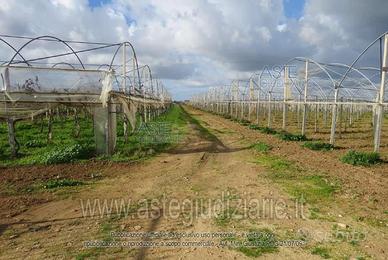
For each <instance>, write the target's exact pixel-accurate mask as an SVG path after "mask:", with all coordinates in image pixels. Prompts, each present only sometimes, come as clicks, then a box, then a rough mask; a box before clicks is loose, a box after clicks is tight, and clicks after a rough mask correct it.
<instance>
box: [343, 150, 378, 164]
mask: <svg viewBox="0 0 388 260" xmlns="http://www.w3.org/2000/svg"><path fill="white" fill-rule="evenodd" d="M341 161H342V162H343V163H347V164H351V165H355V166H371V165H374V164H378V163H381V161H382V160H381V159H380V155H379V154H378V153H374V152H358V151H353V150H351V151H349V152H347V153H346V154H345V155H344V156H342V157H341Z"/></svg>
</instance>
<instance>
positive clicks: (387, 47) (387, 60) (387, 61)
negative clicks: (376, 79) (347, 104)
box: [374, 34, 388, 152]
mask: <svg viewBox="0 0 388 260" xmlns="http://www.w3.org/2000/svg"><path fill="white" fill-rule="evenodd" d="M387 71H388V34H385V35H384V54H383V62H382V72H381V84H380V93H379V100H378V104H377V107H376V112H377V113H376V127H375V132H374V151H375V152H378V151H379V149H380V141H381V127H382V122H383V113H384V107H383V103H384V91H385V80H386V76H387Z"/></svg>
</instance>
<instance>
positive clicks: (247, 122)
mask: <svg viewBox="0 0 388 260" xmlns="http://www.w3.org/2000/svg"><path fill="white" fill-rule="evenodd" d="M239 123H240V124H241V125H243V126H247V125H249V124H250V122H249V121H248V120H246V119H241V120H240V121H239Z"/></svg>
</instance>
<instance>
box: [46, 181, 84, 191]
mask: <svg viewBox="0 0 388 260" xmlns="http://www.w3.org/2000/svg"><path fill="white" fill-rule="evenodd" d="M82 184H83V182H81V181H77V180H71V179H58V180H49V181H48V182H46V184H44V185H43V187H44V188H45V189H55V188H59V187H69V186H79V185H82Z"/></svg>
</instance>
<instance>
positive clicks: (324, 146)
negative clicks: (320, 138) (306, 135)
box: [302, 141, 334, 151]
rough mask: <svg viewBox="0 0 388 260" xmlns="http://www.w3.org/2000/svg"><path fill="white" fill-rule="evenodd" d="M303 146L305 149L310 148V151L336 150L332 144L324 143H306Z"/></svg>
mask: <svg viewBox="0 0 388 260" xmlns="http://www.w3.org/2000/svg"><path fill="white" fill-rule="evenodd" d="M302 146H303V147H305V148H308V149H310V150H314V151H331V150H334V146H333V145H332V144H328V143H322V142H317V141H309V142H305V143H304V144H303V145H302Z"/></svg>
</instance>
